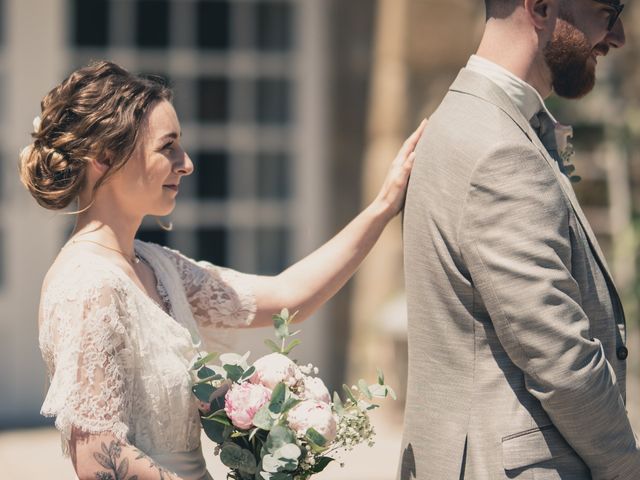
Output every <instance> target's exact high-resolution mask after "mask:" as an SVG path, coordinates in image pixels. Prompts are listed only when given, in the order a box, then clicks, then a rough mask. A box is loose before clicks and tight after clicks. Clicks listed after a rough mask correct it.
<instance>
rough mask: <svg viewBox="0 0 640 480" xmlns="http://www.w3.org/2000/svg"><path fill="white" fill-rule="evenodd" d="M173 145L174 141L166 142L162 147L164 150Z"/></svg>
mask: <svg viewBox="0 0 640 480" xmlns="http://www.w3.org/2000/svg"><path fill="white" fill-rule="evenodd" d="M172 147H173V142H172V141H171V142H167V143H165V144H164V146H163V147H162V150H170V149H171V148H172Z"/></svg>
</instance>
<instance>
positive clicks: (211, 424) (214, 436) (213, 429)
mask: <svg viewBox="0 0 640 480" xmlns="http://www.w3.org/2000/svg"><path fill="white" fill-rule="evenodd" d="M202 429H203V430H204V433H205V434H206V435H207V437H209V438H210V439H211V440H213V441H214V442H216V443H223V442H224V441H225V440H226V438H225V435H224V430H225V426H224V425H223V424H222V423H220V422H216V421H214V420H209V419H207V418H203V419H202Z"/></svg>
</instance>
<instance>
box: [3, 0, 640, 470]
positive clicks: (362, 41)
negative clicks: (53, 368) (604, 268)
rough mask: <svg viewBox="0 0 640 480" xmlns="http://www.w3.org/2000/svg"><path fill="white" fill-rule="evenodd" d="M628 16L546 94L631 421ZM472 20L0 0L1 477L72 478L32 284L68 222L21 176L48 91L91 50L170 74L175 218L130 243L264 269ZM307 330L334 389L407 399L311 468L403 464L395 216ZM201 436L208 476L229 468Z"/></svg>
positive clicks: (378, 12)
mask: <svg viewBox="0 0 640 480" xmlns="http://www.w3.org/2000/svg"><path fill="white" fill-rule="evenodd" d="M622 19H623V21H624V23H625V26H626V30H627V46H626V47H625V48H624V49H623V50H621V51H612V52H611V54H610V56H609V57H608V58H606V59H604V61H601V62H600V65H599V67H598V72H599V84H598V85H597V87H596V90H595V91H594V93H592V94H591V95H590V96H589V97H588V98H586V99H584V100H582V101H580V102H566V101H561V100H559V99H557V98H551V99H550V100H549V102H548V104H549V106H550V108H551V110H552V112H553V113H554V114H555V116H556V118H557V119H558V120H559V121H560V122H562V123H564V124H571V125H573V126H574V132H575V135H574V145H575V147H576V150H577V155H576V157H575V158H576V160H575V161H574V163H575V164H576V167H577V174H579V175H580V176H581V177H582V181H581V182H580V183H578V184H577V185H576V186H575V189H576V191H577V194H578V197H579V198H580V200H581V202H582V205H583V206H584V210H585V212H586V214H587V216H588V217H589V219H590V221H591V223H592V225H593V228H594V230H595V231H596V233H597V235H598V238H599V240H600V242H601V245H602V247H603V249H604V251H605V254H606V256H607V258H608V261H609V264H610V265H611V267H612V270H613V272H614V276H615V278H616V282H617V285H618V288H619V290H620V291H621V294H622V296H623V298H624V303H625V309H626V312H627V319H628V333H629V344H630V348H629V349H630V352H631V354H630V357H629V365H630V374H629V395H628V396H629V399H628V400H629V401H628V406H629V411H630V415H631V416H632V420H633V422H634V425H635V429H636V431H640V387H639V386H638V375H639V374H638V371H639V368H638V367H639V366H638V362H639V360H640V356H639V355H638V352H640V341H639V340H638V335H639V334H638V321H637V318H638V301H639V298H640V280H639V279H640V277H639V276H638V272H637V269H638V255H637V250H638V243H639V241H640V95H639V94H638V90H639V89H640V71H639V70H638V68H637V59H638V54H639V53H640V7H638V6H637V5H635V2H628V4H627V6H626V9H625V12H624V13H623V15H622ZM483 24H484V6H483V2H482V1H480V0H377V1H376V0H349V1H344V0H0V140H1V141H0V160H1V162H0V167H1V168H0V465H3V467H5V468H4V469H3V470H4V471H5V475H8V478H14V477H18V476H20V477H26V478H30V477H40V476H44V475H45V474H47V475H48V478H73V471H72V469H71V466H70V464H69V461H68V460H66V459H63V458H62V457H61V456H60V449H59V437H58V435H57V433H56V432H55V430H53V428H52V427H51V425H52V422H51V420H48V419H44V418H42V417H41V416H40V415H39V409H40V406H41V404H42V400H43V398H44V395H45V393H46V386H47V385H46V379H45V372H44V364H43V363H42V360H41V357H40V353H39V350H38V341H37V328H36V317H37V307H38V299H39V290H40V284H41V281H42V278H43V276H44V273H45V272H46V270H47V268H48V266H49V265H50V263H51V262H52V260H53V258H54V257H55V255H56V254H57V252H58V251H59V249H60V247H61V246H62V245H63V243H64V242H65V241H66V238H67V236H68V233H69V231H70V229H71V228H72V225H73V218H72V217H71V216H69V215H64V214H59V213H58V214H56V213H52V212H46V211H43V210H42V209H39V208H38V207H37V206H36V204H35V202H34V201H33V200H32V198H31V197H29V195H28V194H27V193H26V192H25V191H24V189H23V188H22V187H21V185H20V183H19V181H18V176H17V171H16V164H17V154H18V152H19V151H20V150H21V148H22V147H23V146H24V145H26V144H27V143H29V141H30V140H29V132H30V131H31V129H32V119H33V118H34V117H35V116H36V115H38V113H39V102H40V99H41V98H42V97H43V96H44V95H45V94H46V93H47V92H48V91H49V90H50V89H51V88H52V87H53V86H55V85H56V84H57V83H59V82H60V81H61V80H62V79H63V78H64V77H65V76H66V75H68V74H69V73H70V72H71V71H72V70H74V69H75V68H78V67H80V66H83V65H85V64H87V63H88V62H89V61H90V60H92V59H109V60H112V61H115V62H117V63H119V64H121V65H122V66H124V67H126V68H128V69H130V70H132V71H135V72H140V73H152V74H157V75H162V76H163V77H165V78H167V79H168V80H169V82H170V83H171V85H172V86H173V87H174V89H175V106H176V109H177V112H178V115H179V117H180V120H181V123H182V128H183V131H184V144H185V146H186V148H187V150H188V151H189V152H190V154H191V156H192V158H193V159H194V163H195V167H196V173H195V174H194V175H193V176H191V177H189V178H188V179H187V181H185V182H183V183H182V185H184V188H182V186H181V193H180V198H179V202H178V207H177V208H176V211H175V212H174V214H173V215H172V216H171V218H170V220H171V221H172V222H173V224H174V229H173V231H171V232H166V231H163V230H162V229H160V228H159V227H158V225H157V224H156V223H155V222H154V221H152V220H151V221H149V222H148V223H145V224H144V225H143V229H142V231H141V232H140V238H142V239H145V240H151V241H155V242H158V243H162V244H166V245H170V246H172V247H174V248H177V249H179V250H181V251H183V252H184V253H185V254H187V255H190V256H192V257H196V258H200V259H207V260H210V261H212V262H214V263H216V264H219V265H223V266H228V267H232V268H235V269H238V270H241V271H246V272H255V273H261V274H273V273H277V272H279V271H280V270H282V269H283V268H285V267H286V266H287V265H289V264H290V263H291V262H293V261H295V260H297V259H300V258H302V257H303V256H304V255H305V254H307V253H309V252H310V251H312V250H313V249H314V248H315V247H317V246H319V245H320V244H321V243H322V242H323V241H325V240H327V239H328V238H329V237H330V236H331V235H332V234H333V233H335V232H336V231H337V230H338V229H339V228H341V227H342V226H343V225H344V224H345V223H346V222H348V220H349V219H351V218H352V217H353V216H355V215H356V214H357V212H358V211H359V210H360V209H362V208H363V207H364V206H365V205H366V204H367V202H369V201H370V200H372V199H373V198H374V196H375V194H376V192H377V189H378V188H379V186H380V185H381V183H382V178H383V176H384V173H385V172H386V169H387V167H388V165H389V163H390V161H391V159H392V158H393V157H394V156H395V153H396V151H397V149H398V148H399V146H400V144H401V143H402V141H403V140H404V138H405V137H406V136H407V135H408V134H409V133H410V131H412V130H413V129H414V128H415V126H416V125H417V124H418V123H419V122H420V120H421V118H423V117H425V116H428V115H429V114H430V113H431V112H432V111H433V110H434V109H435V108H436V106H437V105H438V103H439V102H440V100H441V99H442V97H443V95H444V94H445V92H446V90H447V88H448V86H449V84H450V83H451V82H452V80H453V78H454V77H455V75H456V74H457V72H458V70H459V69H460V68H461V66H463V65H464V64H465V63H466V61H467V59H468V57H469V55H470V54H471V53H472V52H473V51H474V50H475V48H476V46H477V43H478V41H479V37H480V34H481V32H482V27H483ZM303 329H304V333H303V341H304V346H303V347H302V348H301V349H299V351H298V356H299V358H300V360H301V361H304V362H305V363H306V362H309V361H311V362H313V363H314V364H316V365H317V366H319V367H320V370H321V375H322V376H323V378H325V379H326V380H327V382H328V383H329V384H330V386H332V387H334V388H337V387H338V386H339V385H340V384H342V383H343V382H347V383H353V382H354V381H355V380H356V379H357V378H359V377H360V376H364V377H366V378H368V379H370V380H371V381H373V380H374V378H375V367H376V366H379V367H382V368H383V369H384V370H385V373H386V374H387V380H388V383H390V384H391V385H393V386H395V387H396V390H397V391H398V393H399V397H400V398H399V400H398V401H397V402H390V401H389V402H385V404H384V409H383V410H384V411H381V412H379V413H377V414H376V416H375V424H376V428H377V430H378V433H379V434H378V444H377V445H376V447H373V448H372V449H368V448H367V447H362V448H360V449H357V450H356V451H354V452H352V453H349V454H348V455H345V461H346V462H347V466H346V467H345V468H344V469H340V468H339V467H337V466H336V467H333V466H332V467H331V469H328V470H327V472H326V473H325V474H324V475H323V476H322V478H327V479H328V478H332V479H341V478H345V479H346V478H349V479H365V478H366V479H368V480H378V479H379V480H388V479H392V478H394V475H395V471H396V465H397V457H398V454H399V453H400V451H399V448H400V446H399V444H400V435H401V428H402V409H403V401H404V395H403V392H404V388H405V385H406V348H407V346H406V345H407V344H406V313H405V307H404V297H403V276H402V250H401V229H400V221H399V219H396V220H395V221H394V222H393V223H392V224H391V225H390V226H389V227H388V228H387V230H386V231H385V233H384V235H383V238H382V239H381V241H380V242H379V244H378V245H377V246H376V248H375V249H374V251H373V252H372V253H371V255H370V256H369V258H368V259H367V261H366V262H365V264H364V265H363V266H362V268H361V270H360V273H359V274H358V275H357V276H356V277H355V279H354V280H352V281H351V282H350V283H349V284H348V285H347V286H346V288H345V289H344V290H343V291H342V292H340V293H339V294H338V295H337V296H336V298H335V299H334V300H333V301H332V302H331V303H330V304H329V305H327V306H326V307H325V308H323V309H322V311H321V312H320V313H319V314H318V315H316V316H315V318H313V319H311V320H309V321H308V322H306V323H305V324H304V325H303ZM269 336H271V332H270V331H269V329H266V330H261V331H260V330H254V331H247V332H241V333H240V334H239V335H238V338H237V344H236V350H251V351H252V352H253V358H255V357H256V356H259V355H261V354H263V353H266V350H265V348H264V347H263V346H262V340H263V339H264V338H267V337H269ZM205 442H206V441H205ZM205 445H209V446H210V443H205ZM205 450H208V453H207V458H208V463H209V465H210V468H211V470H212V471H213V472H215V473H216V474H217V473H218V472H221V470H220V467H219V464H217V463H216V462H217V460H216V459H214V458H212V457H213V456H212V454H211V448H207V447H205ZM34 458H37V460H34ZM7 468H8V472H9V473H8V474H7V473H6V472H7V471H6V469H7ZM216 478H223V476H222V474H221V473H220V475H218V476H217V477H216Z"/></svg>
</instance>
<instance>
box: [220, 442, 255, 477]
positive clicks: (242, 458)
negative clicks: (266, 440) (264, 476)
mask: <svg viewBox="0 0 640 480" xmlns="http://www.w3.org/2000/svg"><path fill="white" fill-rule="evenodd" d="M220 461H221V462H222V463H224V464H225V465H226V466H227V467H229V468H231V469H233V470H239V471H240V472H245V473H250V474H255V473H256V470H257V464H256V459H255V457H254V456H253V453H251V452H250V451H249V450H247V449H245V448H242V447H241V446H240V445H237V444H235V443H233V442H225V443H224V444H223V445H222V450H221V451H220Z"/></svg>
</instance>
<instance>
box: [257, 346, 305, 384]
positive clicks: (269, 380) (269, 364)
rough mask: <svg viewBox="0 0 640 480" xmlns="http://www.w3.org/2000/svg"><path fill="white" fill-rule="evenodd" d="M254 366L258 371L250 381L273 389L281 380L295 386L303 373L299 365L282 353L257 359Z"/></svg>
mask: <svg viewBox="0 0 640 480" xmlns="http://www.w3.org/2000/svg"><path fill="white" fill-rule="evenodd" d="M253 366H254V367H255V369H256V371H255V373H254V374H253V375H252V376H251V378H250V379H249V381H250V382H251V383H259V384H261V385H264V386H265V387H267V388H270V389H271V390H273V389H274V387H275V386H276V385H277V384H279V383H280V382H284V383H285V384H286V385H287V386H289V387H293V386H294V385H295V384H296V383H297V382H298V379H299V378H300V377H301V375H302V374H301V373H300V369H299V368H298V366H297V365H296V364H295V363H293V362H292V361H291V359H290V358H289V357H287V356H286V355H282V354H281V353H270V354H269V355H265V356H264V357H261V358H259V359H258V360H256V361H255V362H254V363H253Z"/></svg>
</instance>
